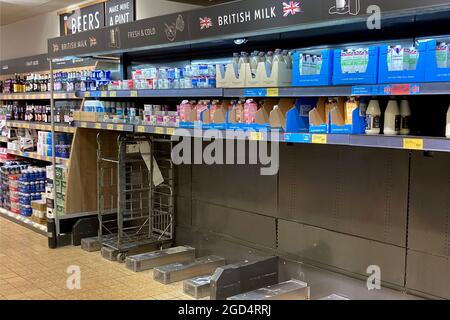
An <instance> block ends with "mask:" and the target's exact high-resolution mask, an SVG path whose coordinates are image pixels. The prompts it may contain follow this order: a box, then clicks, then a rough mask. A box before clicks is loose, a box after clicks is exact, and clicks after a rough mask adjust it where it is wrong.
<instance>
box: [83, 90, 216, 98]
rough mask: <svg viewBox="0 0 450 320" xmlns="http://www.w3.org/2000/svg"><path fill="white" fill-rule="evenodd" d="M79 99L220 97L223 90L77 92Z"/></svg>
mask: <svg viewBox="0 0 450 320" xmlns="http://www.w3.org/2000/svg"><path fill="white" fill-rule="evenodd" d="M76 95H77V96H78V97H81V98H138V97H143V98H151V97H155V98H158V97H166V98H167V97H176V98H178V97H180V98H182V97H186V98H187V97H222V96H223V89H217V88H212V89H207V88H206V89H154V90H117V91H78V92H77V93H76Z"/></svg>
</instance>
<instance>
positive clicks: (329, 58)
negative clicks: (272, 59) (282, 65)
mask: <svg viewBox="0 0 450 320" xmlns="http://www.w3.org/2000/svg"><path fill="white" fill-rule="evenodd" d="M311 52H313V51H311ZM316 52H318V51H316ZM302 54H308V51H305V52H302V51H296V52H295V53H294V57H293V70H292V85H293V86H298V87H308V86H330V85H331V84H332V75H333V50H331V49H326V50H321V51H320V54H321V56H322V67H321V69H320V74H317V75H302V74H301V70H300V56H301V55H302Z"/></svg>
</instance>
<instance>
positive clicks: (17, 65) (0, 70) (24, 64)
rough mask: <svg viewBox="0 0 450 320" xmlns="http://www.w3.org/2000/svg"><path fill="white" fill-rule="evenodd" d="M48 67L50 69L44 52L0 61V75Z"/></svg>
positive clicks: (35, 70) (43, 69) (40, 69)
mask: <svg viewBox="0 0 450 320" xmlns="http://www.w3.org/2000/svg"><path fill="white" fill-rule="evenodd" d="M48 69H50V66H49V63H48V60H47V55H46V54H40V55H36V56H31V57H24V58H17V59H11V60H4V61H0V74H1V75H9V74H15V73H29V72H37V71H45V70H48Z"/></svg>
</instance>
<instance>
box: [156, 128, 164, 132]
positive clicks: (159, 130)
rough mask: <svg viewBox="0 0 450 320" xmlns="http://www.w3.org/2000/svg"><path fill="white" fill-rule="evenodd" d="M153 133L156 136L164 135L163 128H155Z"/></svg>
mask: <svg viewBox="0 0 450 320" xmlns="http://www.w3.org/2000/svg"><path fill="white" fill-rule="evenodd" d="M155 133H156V134H164V128H161V127H156V128H155Z"/></svg>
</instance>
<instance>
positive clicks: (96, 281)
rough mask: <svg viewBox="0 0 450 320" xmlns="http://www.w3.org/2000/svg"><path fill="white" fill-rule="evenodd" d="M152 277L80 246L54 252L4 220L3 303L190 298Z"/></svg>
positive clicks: (0, 245) (0, 257)
mask: <svg viewBox="0 0 450 320" xmlns="http://www.w3.org/2000/svg"><path fill="white" fill-rule="evenodd" d="M69 266H79V267H80V270H81V289H80V290H76V289H75V290H69V289H68V288H67V285H66V282H67V279H68V277H69V274H68V273H67V268H68V267H69ZM152 276H153V275H152V271H146V272H142V273H135V272H132V271H130V270H128V269H127V268H126V267H125V265H123V264H119V263H117V262H109V261H107V260H105V259H104V258H102V257H101V256H100V253H98V252H97V253H88V252H85V251H83V250H81V249H80V247H66V248H60V249H55V250H52V249H49V248H48V245H47V239H46V238H45V237H43V236H41V235H39V234H37V233H35V232H33V231H31V230H28V229H26V228H24V227H22V226H19V225H17V224H15V223H13V222H10V221H8V220H6V219H4V218H0V299H2V300H5V299H11V300H14V299H26V300H28V299H35V300H50V299H51V300H55V299H56V300H110V299H112V300H122V299H125V300H168V299H177V300H178V299H190V298H189V297H188V296H186V295H184V294H183V292H182V283H175V284H173V285H163V284H160V283H158V282H155V281H153V277H152Z"/></svg>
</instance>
